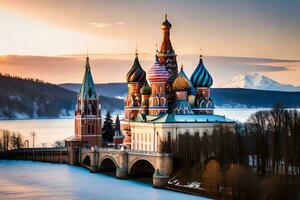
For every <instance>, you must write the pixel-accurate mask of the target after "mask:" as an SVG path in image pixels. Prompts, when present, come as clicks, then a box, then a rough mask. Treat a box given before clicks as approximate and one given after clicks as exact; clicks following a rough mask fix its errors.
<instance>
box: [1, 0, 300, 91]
mask: <svg viewBox="0 0 300 200" xmlns="http://www.w3.org/2000/svg"><path fill="white" fill-rule="evenodd" d="M299 9H300V1H297V0H291V1H288V2H287V1H281V0H265V1H261V0H227V1H219V0H181V1H179V0H165V1H163V0H161V1H158V0H152V1H149V0H111V1H105V0H85V1H79V0H64V1H60V0H14V1H11V0H1V1H0V27H1V31H0V72H1V73H9V74H13V75H20V76H24V77H33V78H40V79H43V80H45V81H48V82H53V83H62V82H80V81H81V79H82V75H83V70H84V69H83V66H84V57H85V54H86V51H87V50H88V51H89V54H90V57H91V60H92V63H93V64H94V68H93V70H94V72H95V74H94V79H95V82H99V83H100V82H123V81H125V78H124V77H125V74H126V72H127V71H128V70H129V68H130V67H131V65H132V61H133V57H134V56H133V52H134V49H135V47H136V44H137V47H138V50H139V52H140V54H141V62H142V64H143V67H144V68H145V69H147V68H149V66H150V65H151V63H152V62H153V54H154V52H155V44H156V43H158V45H159V44H160V43H161V40H162V32H161V28H160V25H161V22H162V21H163V18H164V15H165V13H168V18H169V20H170V21H171V23H172V25H173V27H172V29H171V40H172V44H173V47H174V49H175V51H176V53H177V54H178V63H179V64H181V63H182V64H183V65H184V66H186V71H187V72H188V74H191V73H192V71H193V69H194V68H195V67H196V65H197V63H198V57H199V54H200V53H202V54H204V56H205V58H206V60H205V62H206V63H207V68H208V69H209V71H210V72H211V74H212V75H213V77H214V80H215V83H217V84H221V83H222V82H225V81H228V80H229V79H231V78H233V77H234V76H235V75H238V74H239V73H247V72H253V71H256V72H260V73H263V74H264V75H268V76H270V77H271V78H273V79H275V80H277V81H280V82H282V83H289V84H294V85H300V80H299V78H298V77H300V61H299V60H300V12H299ZM200 49H201V51H200ZM250 58H255V59H250ZM262 58H265V59H262ZM65 74H69V76H67V77H66V76H65ZM107 74H109V76H107Z"/></svg>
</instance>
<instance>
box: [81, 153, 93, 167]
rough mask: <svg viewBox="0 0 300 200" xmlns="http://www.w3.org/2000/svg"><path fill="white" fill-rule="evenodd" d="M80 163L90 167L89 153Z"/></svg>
mask: <svg viewBox="0 0 300 200" xmlns="http://www.w3.org/2000/svg"><path fill="white" fill-rule="evenodd" d="M82 164H83V165H85V166H88V167H90V166H91V157H90V156H89V155H87V156H85V157H84V159H83V161H82Z"/></svg>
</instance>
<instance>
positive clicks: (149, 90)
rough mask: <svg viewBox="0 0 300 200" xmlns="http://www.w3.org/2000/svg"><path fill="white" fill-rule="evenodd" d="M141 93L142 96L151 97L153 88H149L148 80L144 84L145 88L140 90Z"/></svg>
mask: <svg viewBox="0 0 300 200" xmlns="http://www.w3.org/2000/svg"><path fill="white" fill-rule="evenodd" d="M140 93H141V94H142V95H150V94H151V87H150V86H149V84H148V82H147V80H146V81H145V82H144V85H143V87H142V88H141V89H140Z"/></svg>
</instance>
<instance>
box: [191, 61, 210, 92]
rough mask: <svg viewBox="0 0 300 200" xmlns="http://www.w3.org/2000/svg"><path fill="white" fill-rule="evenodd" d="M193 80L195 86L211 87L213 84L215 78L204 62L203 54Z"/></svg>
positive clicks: (192, 77)
mask: <svg viewBox="0 0 300 200" xmlns="http://www.w3.org/2000/svg"><path fill="white" fill-rule="evenodd" d="M191 82H192V84H193V86H194V87H195V88H197V87H210V86H212V84H213V79H212V77H211V75H210V74H209V72H208V71H207V69H206V68H205V66H204V64H203V60H202V56H200V61H199V64H198V66H197V68H196V69H195V71H194V72H193V74H192V76H191Z"/></svg>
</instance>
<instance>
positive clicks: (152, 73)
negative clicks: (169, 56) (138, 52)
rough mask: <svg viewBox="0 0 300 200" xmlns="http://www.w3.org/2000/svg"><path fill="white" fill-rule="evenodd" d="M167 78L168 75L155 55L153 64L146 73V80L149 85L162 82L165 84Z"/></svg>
mask: <svg viewBox="0 0 300 200" xmlns="http://www.w3.org/2000/svg"><path fill="white" fill-rule="evenodd" d="M168 78H169V73H168V72H167V71H166V69H165V68H164V66H163V65H161V64H160V63H159V61H158V57H157V55H155V62H154V64H153V65H152V66H151V68H150V69H149V71H148V79H149V81H150V82H151V83H154V82H163V83H166V82H167V81H168Z"/></svg>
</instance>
